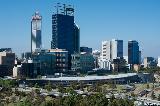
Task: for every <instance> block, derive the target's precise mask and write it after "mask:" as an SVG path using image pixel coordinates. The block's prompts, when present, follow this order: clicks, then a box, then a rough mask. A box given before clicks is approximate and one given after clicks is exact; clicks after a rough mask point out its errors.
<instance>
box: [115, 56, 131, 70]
mask: <svg viewBox="0 0 160 106" xmlns="http://www.w3.org/2000/svg"><path fill="white" fill-rule="evenodd" d="M128 70H129V68H128V67H127V66H126V61H125V59H123V58H116V59H113V61H112V71H113V72H115V73H120V72H125V73H127V72H128Z"/></svg>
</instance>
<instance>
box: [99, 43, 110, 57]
mask: <svg viewBox="0 0 160 106" xmlns="http://www.w3.org/2000/svg"><path fill="white" fill-rule="evenodd" d="M101 53H102V59H106V60H111V42H110V41H102V52H101Z"/></svg>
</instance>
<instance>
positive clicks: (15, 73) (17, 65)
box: [13, 59, 22, 78]
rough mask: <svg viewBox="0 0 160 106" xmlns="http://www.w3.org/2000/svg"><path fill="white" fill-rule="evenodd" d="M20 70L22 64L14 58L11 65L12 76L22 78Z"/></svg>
mask: <svg viewBox="0 0 160 106" xmlns="http://www.w3.org/2000/svg"><path fill="white" fill-rule="evenodd" d="M21 72H22V64H21V62H20V61H18V59H16V60H15V65H14V67H13V77H14V78H22V77H21Z"/></svg>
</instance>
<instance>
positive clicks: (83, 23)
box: [0, 0, 160, 57]
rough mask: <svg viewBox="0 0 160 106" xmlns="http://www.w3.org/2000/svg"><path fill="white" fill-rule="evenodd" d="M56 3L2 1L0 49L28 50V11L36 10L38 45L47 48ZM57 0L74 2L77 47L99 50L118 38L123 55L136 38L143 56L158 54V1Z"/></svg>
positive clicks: (18, 0)
mask: <svg viewBox="0 0 160 106" xmlns="http://www.w3.org/2000/svg"><path fill="white" fill-rule="evenodd" d="M57 2H59V1H58V0H53V1H52V0H50V1H49V0H48V1H45V2H44V1H42V0H39V1H33V0H27V1H20V0H15V1H14V2H13V1H12V2H11V1H9V0H2V1H1V4H0V6H1V10H0V12H1V17H0V23H1V24H0V28H1V31H0V36H1V40H0V45H1V48H5V47H11V48H13V51H14V52H16V53H18V54H20V53H22V52H26V51H30V20H31V16H32V14H33V13H34V12H36V11H39V12H40V13H41V15H42V17H43V22H42V42H43V45H42V47H43V48H47V49H49V48H50V41H51V37H52V27H51V25H52V22H51V21H52V20H51V18H52V13H53V12H54V5H56V3H57ZM60 3H67V4H73V5H74V8H75V11H76V13H75V20H76V23H77V24H78V25H79V26H80V29H81V32H80V33H81V38H80V42H81V43H80V44H81V46H88V47H92V48H93V50H94V49H99V50H101V41H104V40H110V39H113V38H116V39H122V40H123V41H124V55H127V41H128V40H137V41H138V42H139V46H140V50H142V56H143V57H144V56H154V57H157V56H158V55H159V54H160V50H158V49H157V48H158V47H160V43H158V38H159V36H158V35H160V31H159V30H158V28H159V27H160V21H159V20H158V19H160V14H158V12H159V10H160V7H159V3H160V2H159V1H158V0H155V1H151V0H142V1H138V0H134V1H132V0H131V1H127V0H121V1H118V0H113V1H111V0H107V1H105V0H102V1H101V2H98V1H94V2H92V3H91V2H89V1H85V2H84V1H73V0H69V1H67V0H61V1H60ZM82 4H83V5H82ZM91 4H92V5H91ZM26 10H27V11H26ZM93 36H94V37H93ZM6 41H7V43H6ZM8 42H9V43H8Z"/></svg>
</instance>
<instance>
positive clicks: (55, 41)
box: [51, 3, 80, 54]
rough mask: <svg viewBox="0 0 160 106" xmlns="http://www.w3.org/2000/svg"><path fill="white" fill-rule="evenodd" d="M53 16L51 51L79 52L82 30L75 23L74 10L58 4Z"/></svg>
mask: <svg viewBox="0 0 160 106" xmlns="http://www.w3.org/2000/svg"><path fill="white" fill-rule="evenodd" d="M56 10H57V12H56V13H54V14H53V15H52V41H51V49H56V48H58V49H66V50H67V51H68V53H69V54H73V53H75V52H79V45H80V44H79V43H80V42H79V39H80V38H79V36H80V30H79V27H78V26H77V24H75V22H74V8H73V7H71V6H70V5H66V4H63V6H62V5H61V4H59V3H57V6H56Z"/></svg>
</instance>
